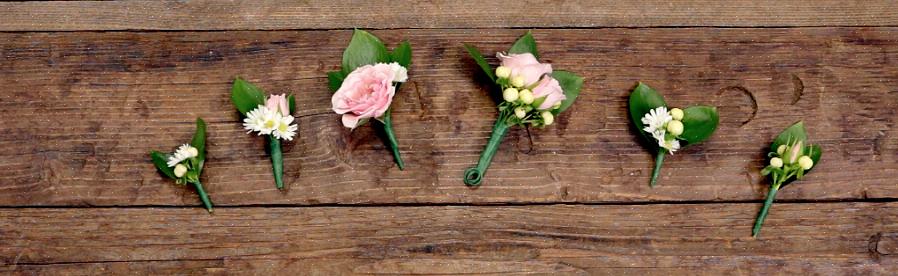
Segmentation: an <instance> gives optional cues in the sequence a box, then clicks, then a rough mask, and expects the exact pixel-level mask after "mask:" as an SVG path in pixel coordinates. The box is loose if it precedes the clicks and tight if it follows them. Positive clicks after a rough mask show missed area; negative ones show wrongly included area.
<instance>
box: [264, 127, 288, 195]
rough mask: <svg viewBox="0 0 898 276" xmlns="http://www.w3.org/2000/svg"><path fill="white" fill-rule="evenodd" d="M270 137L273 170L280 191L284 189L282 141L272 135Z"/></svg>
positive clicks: (275, 182)
mask: <svg viewBox="0 0 898 276" xmlns="http://www.w3.org/2000/svg"><path fill="white" fill-rule="evenodd" d="M267 136H268V145H269V147H268V148H269V151H271V170H272V172H273V173H274V184H275V186H277V188H278V190H283V189H284V156H283V154H282V153H281V140H278V138H277V137H274V136H272V135H267Z"/></svg>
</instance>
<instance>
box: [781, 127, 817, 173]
mask: <svg viewBox="0 0 898 276" xmlns="http://www.w3.org/2000/svg"><path fill="white" fill-rule="evenodd" d="M807 139H808V134H807V132H806V131H805V130H804V122H802V121H798V122H797V123H795V124H793V125H792V126H790V127H788V128H786V129H785V130H783V132H781V133H780V134H779V135H777V136H776V139H774V140H773V144H770V151H776V149H777V148H779V147H780V145H786V146H788V145H790V144H794V143H795V142H796V141H801V142H802V144H805V145H807V143H805V141H806V140H807ZM814 163H816V162H814Z"/></svg>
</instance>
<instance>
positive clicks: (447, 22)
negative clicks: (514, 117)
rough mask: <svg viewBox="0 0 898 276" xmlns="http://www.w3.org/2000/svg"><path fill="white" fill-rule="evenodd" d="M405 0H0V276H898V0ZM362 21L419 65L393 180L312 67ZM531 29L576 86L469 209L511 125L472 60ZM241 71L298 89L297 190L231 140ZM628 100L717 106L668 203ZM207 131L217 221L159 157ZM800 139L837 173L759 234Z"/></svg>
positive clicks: (796, 192)
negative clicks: (641, 87) (499, 128)
mask: <svg viewBox="0 0 898 276" xmlns="http://www.w3.org/2000/svg"><path fill="white" fill-rule="evenodd" d="M402 2H404V1H390V2H386V1H384V2H380V1H349V2H342V1H316V0H313V1H250V0H247V1H99V2H93V1H64V2H43V1H41V2H0V114H3V115H2V116H3V119H2V120H0V272H2V273H12V274H57V275H58V274H109V273H116V274H130V273H138V274H263V275H266V274H272V273H278V274H303V275H310V274H311V275H335V274H445V275H456V274H575V275H581V274H608V275H621V274H636V275H639V274H674V275H677V274H709V275H720V274H756V275H769V274H853V275H858V274H861V275H870V274H874V275H875V274H891V273H895V271H896V270H898V200H896V199H898V130H896V129H898V127H896V126H895V124H896V122H898V119H896V116H898V111H896V109H898V9H895V7H896V6H898V2H896V1H828V0H827V1H748V0H731V1H721V2H718V3H703V1H681V0H677V1H655V0H651V1H650V0H639V1H589V2H574V1H522V0H518V1H477V2H467V1H426V2H424V1H409V2H408V3H402ZM356 27H358V28H364V29H368V30H371V31H372V32H373V33H374V34H375V35H377V36H379V37H381V38H382V39H383V40H384V41H385V42H387V44H388V45H390V46H391V47H392V46H394V45H396V43H398V42H399V41H401V40H405V39H407V40H409V41H410V42H411V44H412V46H413V49H414V52H413V53H414V56H413V64H412V66H411V68H410V83H409V85H404V86H403V87H402V90H401V91H400V92H399V93H398V94H397V96H396V100H395V103H394V108H395V110H394V112H393V117H394V121H395V125H396V131H397V136H398V138H399V143H400V145H401V150H402V154H403V156H404V157H405V159H406V163H407V169H406V170H405V171H400V170H398V168H396V167H395V166H394V165H393V163H392V159H391V155H390V153H389V152H388V151H387V150H386V149H385V148H384V145H383V143H381V142H380V140H379V139H378V138H377V137H376V136H375V135H374V133H373V131H372V130H371V129H370V128H369V127H364V128H361V129H358V130H356V131H354V132H352V131H350V130H348V129H346V128H343V127H342V126H341V124H340V120H339V115H337V114H334V113H333V112H332V111H331V110H330V95H331V93H330V92H329V91H328V89H327V84H326V81H327V80H326V77H325V72H327V71H330V70H335V69H337V68H338V66H339V63H340V56H341V54H342V51H343V48H344V47H345V46H346V44H347V43H348V41H349V38H350V35H351V32H352V28H356ZM528 29H533V33H534V36H535V37H536V40H537V41H538V44H539V47H540V51H541V53H542V56H543V58H544V60H545V61H548V62H551V63H553V66H554V67H555V68H557V69H563V70H569V71H573V72H577V73H578V74H580V75H582V76H584V77H585V84H584V89H583V91H582V92H581V96H580V98H579V99H578V100H577V102H576V103H575V104H574V105H573V107H572V108H571V109H570V110H569V111H568V112H566V113H564V114H563V115H562V116H560V117H559V118H558V119H557V123H556V124H555V125H552V126H550V127H547V128H545V129H529V130H528V129H520V128H518V129H514V130H512V131H511V132H510V134H509V135H508V136H507V138H506V139H505V141H504V143H503V144H502V146H501V147H500V150H499V152H498V154H497V155H496V158H495V160H494V163H493V165H492V167H491V169H490V171H489V173H488V174H487V178H486V179H485V181H484V183H483V186H482V187H479V188H473V189H472V188H468V187H466V186H465V185H464V184H462V181H461V177H462V172H463V170H464V169H465V168H467V167H468V166H471V165H473V164H474V163H476V160H477V158H478V155H479V153H480V151H481V150H482V148H483V146H484V145H485V143H486V140H487V138H488V136H489V131H490V128H491V126H492V123H493V121H494V119H495V116H496V115H495V114H496V112H495V107H494V106H495V104H494V103H493V102H491V101H490V99H489V97H488V96H487V89H489V86H488V85H487V84H486V83H485V82H482V81H477V74H478V73H477V72H478V69H476V67H475V65H474V64H473V61H472V60H471V59H470V58H468V56H467V54H466V53H465V52H464V50H463V48H462V47H461V44H462V43H472V44H474V45H476V46H477V47H479V48H480V49H481V50H482V51H483V52H485V53H494V52H496V51H501V50H504V49H507V47H508V46H509V45H510V44H511V43H512V42H513V41H514V39H515V38H516V37H518V36H519V35H521V34H523V33H524V32H526V30H528ZM490 60H491V61H492V62H494V63H495V59H494V58H491V59H490ZM235 76H242V77H244V78H246V79H248V80H250V81H252V82H254V83H256V84H258V85H259V86H260V87H262V88H263V89H265V90H267V91H268V92H271V93H296V95H297V110H298V111H297V114H294V115H296V116H298V118H299V126H300V133H299V138H298V139H297V140H295V141H294V142H292V143H287V144H286V146H285V153H284V158H285V160H284V161H285V167H286V174H285V183H286V185H287V186H288V190H287V191H286V192H280V191H278V190H276V189H275V188H274V184H273V180H272V178H271V175H270V174H271V172H270V163H269V161H268V156H267V155H266V154H265V152H264V150H263V149H264V140H263V139H261V138H258V137H253V136H251V135H246V134H245V133H244V132H243V130H241V125H240V123H239V118H238V113H237V112H236V111H235V109H234V108H233V106H232V104H231V103H230V100H229V93H230V84H231V81H232V80H233V78H234V77H235ZM637 81H643V82H646V83H648V84H649V85H651V86H653V87H655V88H657V89H658V90H659V91H661V92H662V93H664V94H665V96H666V97H667V99H668V102H669V103H671V104H672V105H674V106H685V105H689V104H699V103H702V104H711V105H716V106H718V107H719V110H720V112H721V125H720V127H719V129H718V131H717V133H716V134H715V135H714V137H713V138H712V139H711V140H710V141H708V142H706V143H704V144H701V145H699V146H695V147H691V148H688V149H686V150H683V151H681V152H678V153H677V154H676V155H674V156H672V157H669V158H668V159H667V161H666V163H665V168H664V170H663V171H662V175H661V178H660V184H659V186H658V187H656V188H654V189H650V188H649V187H648V185H647V183H648V175H649V174H650V172H651V166H652V161H653V160H652V156H650V155H649V154H648V153H647V152H646V151H645V150H644V149H642V148H641V147H640V145H639V143H638V140H637V138H636V136H635V135H634V133H633V132H631V130H630V129H629V125H628V124H629V120H628V118H627V111H626V100H627V96H628V93H629V90H630V89H631V88H632V87H633V86H634V84H635V83H636V82H637ZM196 117H202V118H204V119H205V120H206V121H207V122H208V123H209V139H208V146H207V147H208V159H207V167H206V168H207V170H205V173H204V175H203V180H204V183H205V187H206V189H207V191H208V192H209V194H210V196H211V198H212V200H213V201H214V202H215V204H216V207H217V208H216V211H215V213H214V214H213V215H209V214H207V213H206V211H205V210H204V209H202V208H201V207H200V203H199V201H198V199H197V196H196V194H195V192H194V191H193V190H192V189H184V188H181V187H177V186H175V185H173V183H172V181H170V180H168V179H165V178H164V177H162V176H161V175H160V174H159V173H157V172H156V170H155V169H154V167H153V165H152V163H151V161H150V159H149V156H148V154H147V153H148V151H150V150H152V149H158V150H172V149H173V148H174V147H176V146H177V145H178V144H179V143H183V142H185V141H188V140H189V139H190V137H191V135H192V132H193V129H194V125H193V120H194V119H195V118H196ZM798 120H804V121H805V122H806V126H807V128H808V131H809V134H810V137H811V138H810V140H811V141H812V142H814V143H819V144H821V145H822V146H823V148H824V155H823V159H822V161H821V163H820V166H819V167H818V168H817V169H815V170H814V172H813V173H812V174H810V175H809V176H808V177H807V178H806V179H804V180H802V181H801V182H798V183H796V184H794V185H790V186H788V187H787V188H785V189H784V190H783V191H781V192H780V194H779V196H778V203H777V204H776V205H774V207H773V209H772V212H771V214H770V217H769V218H768V220H767V223H766V225H765V227H764V230H763V232H762V236H761V237H759V238H752V237H751V236H750V228H751V226H752V223H753V221H754V218H755V216H756V214H757V211H758V210H759V208H760V206H761V200H762V199H763V197H764V195H765V193H766V191H767V184H766V181H765V179H763V178H761V177H760V176H759V170H760V169H761V168H762V167H763V166H764V163H765V160H764V157H765V147H766V146H767V145H768V144H769V142H770V141H771V140H772V138H773V137H774V136H775V135H776V134H777V133H778V132H779V131H780V130H782V129H783V128H785V127H787V126H788V125H790V124H791V123H793V122H795V121H798Z"/></svg>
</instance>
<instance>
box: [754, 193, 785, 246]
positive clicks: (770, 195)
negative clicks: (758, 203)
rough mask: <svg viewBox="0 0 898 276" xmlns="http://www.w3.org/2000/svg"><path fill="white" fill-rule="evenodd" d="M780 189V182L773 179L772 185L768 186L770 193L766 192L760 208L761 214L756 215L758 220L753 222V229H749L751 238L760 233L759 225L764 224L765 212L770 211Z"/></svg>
mask: <svg viewBox="0 0 898 276" xmlns="http://www.w3.org/2000/svg"><path fill="white" fill-rule="evenodd" d="M779 189H780V182H779V181H777V180H776V179H774V184H773V185H772V186H770V191H769V192H767V200H765V201H764V207H761V212H760V213H758V219H757V220H755V227H754V228H752V229H751V235H752V236H753V237H758V234H760V233H761V225H763V224H764V220H765V219H767V212H769V211H770V206H772V205H773V199H774V198H776V192H777V191H779Z"/></svg>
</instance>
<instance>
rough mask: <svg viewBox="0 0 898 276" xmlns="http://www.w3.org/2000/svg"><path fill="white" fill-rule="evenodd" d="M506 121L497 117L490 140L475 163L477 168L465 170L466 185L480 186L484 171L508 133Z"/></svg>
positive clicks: (502, 117) (501, 117)
mask: <svg viewBox="0 0 898 276" xmlns="http://www.w3.org/2000/svg"><path fill="white" fill-rule="evenodd" d="M507 121H508V120H507V118H505V117H504V116H499V119H498V120H496V124H495V125H493V132H492V134H491V135H490V140H489V142H487V143H486V148H485V149H483V153H481V154H480V160H479V161H477V166H476V167H471V168H468V169H467V170H465V179H464V180H465V184H466V185H469V186H477V185H480V181H482V180H483V175H484V174H486V169H487V168H489V166H490V163H491V162H492V160H493V156H494V155H496V151H497V150H498V149H499V144H501V143H502V139H504V138H505V134H507V133H508V128H509V127H510V126H509V125H508V123H507Z"/></svg>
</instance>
